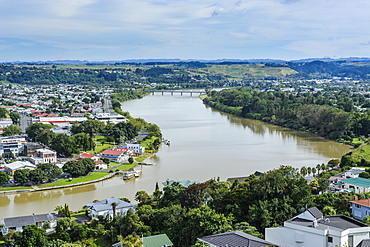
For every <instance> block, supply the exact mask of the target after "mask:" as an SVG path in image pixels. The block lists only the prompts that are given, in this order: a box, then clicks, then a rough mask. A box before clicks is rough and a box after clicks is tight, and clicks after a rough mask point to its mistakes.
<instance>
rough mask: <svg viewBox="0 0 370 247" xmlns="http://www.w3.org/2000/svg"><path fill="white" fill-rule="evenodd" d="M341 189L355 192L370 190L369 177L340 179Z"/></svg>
mask: <svg viewBox="0 0 370 247" xmlns="http://www.w3.org/2000/svg"><path fill="white" fill-rule="evenodd" d="M341 182H342V183H343V185H342V189H347V190H350V191H354V192H355V193H366V192H369V191H370V179H367V178H360V177H358V178H347V179H343V180H341Z"/></svg>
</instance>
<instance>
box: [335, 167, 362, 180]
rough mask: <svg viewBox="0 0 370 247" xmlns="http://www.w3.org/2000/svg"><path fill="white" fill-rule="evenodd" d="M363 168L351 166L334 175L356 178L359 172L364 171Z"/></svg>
mask: <svg viewBox="0 0 370 247" xmlns="http://www.w3.org/2000/svg"><path fill="white" fill-rule="evenodd" d="M365 171H366V170H365V168H358V167H355V168H352V169H350V170H349V171H345V172H342V173H339V174H338V175H337V176H336V177H341V178H357V177H358V175H360V173H362V172H365Z"/></svg>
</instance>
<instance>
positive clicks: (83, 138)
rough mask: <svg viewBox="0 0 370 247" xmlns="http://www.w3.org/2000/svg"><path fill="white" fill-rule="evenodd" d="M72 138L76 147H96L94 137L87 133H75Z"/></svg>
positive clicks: (86, 148) (88, 148)
mask: <svg viewBox="0 0 370 247" xmlns="http://www.w3.org/2000/svg"><path fill="white" fill-rule="evenodd" d="M72 139H73V142H74V143H75V145H76V147H77V148H80V149H82V150H83V151H87V150H92V149H93V148H94V141H93V139H92V138H91V136H90V135H88V134H86V133H79V134H75V135H73V136H72Z"/></svg>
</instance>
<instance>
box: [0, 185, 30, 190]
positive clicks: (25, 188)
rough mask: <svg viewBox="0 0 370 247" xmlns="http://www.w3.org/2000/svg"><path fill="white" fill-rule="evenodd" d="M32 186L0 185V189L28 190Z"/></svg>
mask: <svg viewBox="0 0 370 247" xmlns="http://www.w3.org/2000/svg"><path fill="white" fill-rule="evenodd" d="M29 189H32V187H23V186H16V187H0V191H9V190H29Z"/></svg>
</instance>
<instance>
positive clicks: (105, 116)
mask: <svg viewBox="0 0 370 247" xmlns="http://www.w3.org/2000/svg"><path fill="white" fill-rule="evenodd" d="M95 119H96V120H99V121H102V122H104V123H108V122H109V123H114V124H117V123H120V122H125V123H126V122H127V119H126V118H125V117H124V116H122V115H119V114H117V113H98V114H96V115H95Z"/></svg>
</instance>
